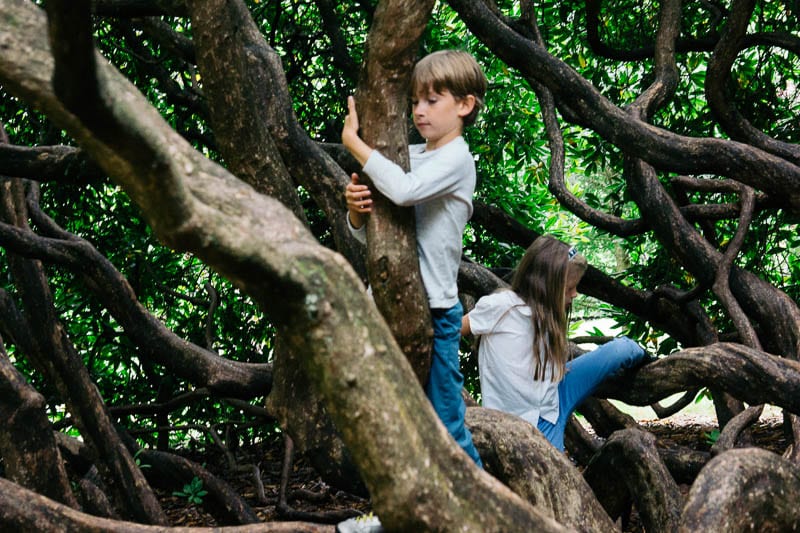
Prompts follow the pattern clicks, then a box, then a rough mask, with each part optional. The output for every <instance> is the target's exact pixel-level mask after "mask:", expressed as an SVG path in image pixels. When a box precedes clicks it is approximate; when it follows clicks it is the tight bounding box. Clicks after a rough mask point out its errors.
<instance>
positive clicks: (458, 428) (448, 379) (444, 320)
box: [425, 303, 483, 468]
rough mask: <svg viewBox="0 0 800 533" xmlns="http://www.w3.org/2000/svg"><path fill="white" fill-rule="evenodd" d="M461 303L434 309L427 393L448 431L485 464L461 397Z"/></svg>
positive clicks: (476, 461) (465, 449) (473, 457)
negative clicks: (468, 424) (467, 425)
mask: <svg viewBox="0 0 800 533" xmlns="http://www.w3.org/2000/svg"><path fill="white" fill-rule="evenodd" d="M462 314H463V309H462V307H461V303H457V304H456V305H454V306H453V307H451V308H450V309H431V316H432V318H433V349H432V350H431V372H430V376H429V377H428V383H427V385H425V394H427V395H428V399H429V400H430V402H431V404H433V409H434V410H435V411H436V414H437V415H439V419H440V420H441V421H442V423H443V424H444V426H445V427H446V428H447V431H449V432H450V435H452V436H453V438H454V439H455V441H456V442H457V443H458V445H459V446H461V448H463V449H464V451H465V452H467V455H469V456H470V457H472V460H473V461H475V463H476V464H477V465H478V466H480V467H481V468H482V467H483V463H482V462H481V458H480V456H479V455H478V450H476V449H475V444H473V442H472V434H471V433H470V432H469V430H468V429H467V427H466V426H465V425H464V414H465V413H466V411H467V406H466V404H465V403H464V398H463V397H462V396H461V389H462V388H463V387H464V376H463V375H462V374H461V370H460V363H459V358H458V346H459V342H460V340H461V315H462Z"/></svg>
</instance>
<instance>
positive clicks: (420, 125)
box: [411, 88, 475, 150]
mask: <svg viewBox="0 0 800 533" xmlns="http://www.w3.org/2000/svg"><path fill="white" fill-rule="evenodd" d="M474 106H475V97H474V96H471V95H470V96H466V97H464V98H461V99H458V100H457V99H456V98H455V97H454V96H453V94H452V93H451V92H450V91H448V90H447V89H443V90H442V92H436V91H434V90H433V89H432V88H430V89H427V90H423V91H420V92H418V93H417V94H416V95H415V96H414V98H412V100H411V110H412V111H413V115H414V126H416V128H417V131H419V133H420V135H422V136H423V137H424V138H425V140H426V141H427V145H426V150H435V149H436V148H440V147H442V146H444V145H445V144H447V143H449V142H450V141H452V140H453V139H455V138H456V137H458V136H459V135H461V132H462V130H463V128H464V121H463V117H465V116H467V115H468V114H469V113H470V112H471V111H472V108H473V107H474Z"/></svg>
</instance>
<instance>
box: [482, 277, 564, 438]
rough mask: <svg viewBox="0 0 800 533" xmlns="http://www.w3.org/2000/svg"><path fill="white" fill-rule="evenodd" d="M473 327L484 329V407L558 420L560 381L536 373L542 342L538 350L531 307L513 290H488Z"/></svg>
mask: <svg viewBox="0 0 800 533" xmlns="http://www.w3.org/2000/svg"><path fill="white" fill-rule="evenodd" d="M469 326H470V330H471V331H472V333H473V334H475V335H480V336H481V339H480V345H479V348H478V370H479V372H480V380H481V396H482V403H483V406H484V407H489V408H491V409H497V410H499V411H505V412H507V413H511V414H514V415H517V416H518V417H520V418H522V419H524V420H527V421H528V422H530V423H531V424H533V425H534V426H536V425H537V424H538V422H539V417H541V418H544V419H545V420H547V421H548V422H550V423H552V424H555V423H556V421H557V420H558V413H559V406H558V382H555V383H554V382H552V381H550V379H551V377H552V375H553V372H552V367H547V368H546V369H545V379H543V380H536V379H534V378H533V376H534V371H535V370H536V366H537V365H538V364H539V361H540V360H541V359H540V357H541V355H540V354H541V351H542V349H543V348H544V347H543V346H540V347H539V350H538V353H534V350H533V324H532V323H531V309H530V307H528V305H527V304H526V303H525V302H524V301H523V300H522V298H520V297H519V296H518V295H517V294H516V293H515V292H514V291H511V290H504V291H498V292H495V293H492V294H489V295H486V296H484V297H483V298H481V299H480V300H478V302H477V303H476V304H475V307H474V308H473V309H472V311H470V313H469Z"/></svg>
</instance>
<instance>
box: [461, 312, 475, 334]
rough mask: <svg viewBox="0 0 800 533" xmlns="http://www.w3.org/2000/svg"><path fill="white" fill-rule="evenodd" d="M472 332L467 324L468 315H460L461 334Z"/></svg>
mask: <svg viewBox="0 0 800 533" xmlns="http://www.w3.org/2000/svg"><path fill="white" fill-rule="evenodd" d="M471 333H472V328H470V326H469V315H464V316H462V317H461V335H469V334H471Z"/></svg>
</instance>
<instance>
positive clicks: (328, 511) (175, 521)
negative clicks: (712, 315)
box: [159, 417, 787, 533]
mask: <svg viewBox="0 0 800 533" xmlns="http://www.w3.org/2000/svg"><path fill="white" fill-rule="evenodd" d="M641 424H642V425H643V426H645V427H646V428H647V429H648V430H650V431H651V432H652V433H654V434H655V435H656V437H657V438H658V439H660V440H662V441H664V442H666V443H670V442H671V443H674V444H680V445H683V446H688V447H691V448H694V449H696V450H704V451H707V450H708V449H709V448H710V446H711V444H712V442H711V441H710V440H709V435H710V434H711V433H712V432H713V430H714V429H715V426H714V423H713V420H712V419H709V418H707V417H680V418H674V417H673V418H672V419H668V420H664V421H644V422H641ZM752 431H753V438H754V441H755V442H754V443H755V445H757V446H759V447H762V448H765V449H768V450H771V451H774V452H776V453H779V454H780V453H783V451H784V450H785V449H786V447H787V440H786V437H785V435H784V433H783V429H782V425H781V421H780V419H777V418H774V417H770V418H766V419H763V420H761V421H760V422H758V423H757V424H756V425H754V426H753V428H752ZM192 459H194V460H199V461H200V462H203V463H205V464H206V468H208V469H209V470H210V471H211V472H213V473H214V474H215V475H217V476H219V477H221V478H223V479H225V480H226V481H228V482H229V483H230V484H231V485H232V486H233V487H234V488H235V489H236V490H237V491H238V492H239V494H242V495H244V497H245V499H246V501H247V503H248V504H249V505H250V506H251V507H252V508H253V510H254V511H255V512H256V514H257V515H258V516H259V518H261V519H262V520H264V521H280V520H301V521H309V522H318V523H328V524H331V523H337V522H339V521H341V520H344V519H345V518H347V517H348V516H355V515H358V514H362V513H368V512H370V504H369V501H368V500H365V499H363V498H359V497H357V496H355V495H352V494H348V493H345V492H341V491H337V490H335V489H333V488H331V487H329V486H328V485H326V484H325V483H324V482H323V481H322V480H321V479H320V478H319V476H317V475H316V473H315V472H314V470H313V469H312V468H311V467H309V466H308V464H307V463H306V462H305V461H303V460H302V458H299V459H297V460H296V461H295V464H294V465H293V468H292V471H291V475H290V477H289V491H288V494H287V504H288V507H285V508H283V509H279V506H278V501H279V491H280V478H281V469H282V466H283V465H282V463H283V441H282V439H280V438H276V439H275V440H274V441H271V442H264V443H261V444H259V445H256V446H252V447H250V448H248V449H242V450H239V451H238V452H237V460H238V462H239V464H252V465H257V466H258V469H259V473H260V479H261V483H262V486H263V497H262V496H260V495H259V493H260V490H261V487H259V486H258V485H257V483H256V482H255V477H254V474H253V472H252V471H250V472H237V473H233V474H231V472H230V469H228V468H227V467H226V463H225V461H224V457H223V455H222V454H214V453H213V452H210V453H206V454H205V455H204V456H202V457H192ZM681 489H682V490H683V491H684V492H685V493H686V492H688V490H689V487H688V486H683V487H681ZM159 498H160V499H161V502H162V505H163V506H164V509H165V511H166V512H167V515H168V516H169V518H170V520H171V523H172V525H174V526H217V525H220V524H217V523H216V521H215V520H214V519H213V517H211V516H210V515H209V514H208V513H206V512H204V511H203V509H202V506H199V505H195V504H192V503H189V502H188V501H187V499H186V498H183V497H179V496H173V495H172V494H171V493H163V492H162V493H159ZM624 531H625V532H626V533H638V532H640V531H643V530H642V529H641V526H640V524H638V521H637V517H636V514H635V511H634V513H633V514H632V515H631V519H630V523H629V524H627V526H626V527H625V528H624Z"/></svg>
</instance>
